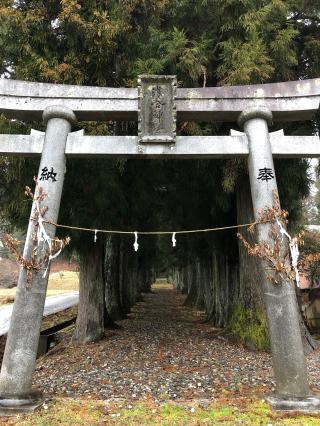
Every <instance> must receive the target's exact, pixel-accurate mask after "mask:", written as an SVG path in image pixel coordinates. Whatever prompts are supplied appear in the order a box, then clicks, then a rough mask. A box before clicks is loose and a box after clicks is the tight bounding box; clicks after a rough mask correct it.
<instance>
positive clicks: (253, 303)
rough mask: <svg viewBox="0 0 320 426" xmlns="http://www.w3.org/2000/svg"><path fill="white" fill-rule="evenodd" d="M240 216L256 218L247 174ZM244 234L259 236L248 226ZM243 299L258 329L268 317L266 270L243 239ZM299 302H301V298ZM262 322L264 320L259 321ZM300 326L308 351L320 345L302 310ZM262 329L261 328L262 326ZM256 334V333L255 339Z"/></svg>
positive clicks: (240, 192)
mask: <svg viewBox="0 0 320 426" xmlns="http://www.w3.org/2000/svg"><path fill="white" fill-rule="evenodd" d="M237 216H238V223H250V222H253V221H254V218H253V207H252V199H251V189H250V184H249V178H248V177H243V178H242V179H241V181H240V185H238V189H237ZM240 232H241V234H242V235H244V237H245V238H246V239H247V240H248V241H249V242H250V243H252V242H254V241H256V239H255V236H254V235H251V234H250V232H249V231H248V230H243V229H242V230H240ZM239 271H240V274H239V275H240V283H239V284H240V286H239V302H238V309H239V307H241V313H242V315H246V316H247V318H248V319H250V320H251V321H252V322H253V321H256V322H258V324H256V328H254V325H252V324H251V329H252V330H253V329H256V330H258V328H259V326H261V327H263V324H267V322H266V320H264V319H263V317H265V307H264V301H263V293H262V286H261V283H262V280H263V279H264V273H263V270H262V266H261V261H260V259H257V258H256V257H253V256H249V255H248V253H247V250H246V249H245V248H244V247H243V244H242V243H241V242H240V241H239ZM297 303H298V302H297ZM234 320H236V318H234ZM259 323H260V324H259ZM279 326H280V325H279ZM300 329H301V334H302V340H303V346H304V350H305V352H306V353H309V352H311V351H313V350H314V349H315V348H317V347H319V343H318V342H317V341H316V340H315V339H314V338H313V337H312V336H311V334H310V332H309V330H308V328H307V327H306V325H305V323H304V320H303V317H302V315H301V312H300ZM260 332H261V330H260ZM254 339H255V336H252V340H253V341H254Z"/></svg>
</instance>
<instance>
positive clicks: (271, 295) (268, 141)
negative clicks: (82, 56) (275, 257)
mask: <svg viewBox="0 0 320 426" xmlns="http://www.w3.org/2000/svg"><path fill="white" fill-rule="evenodd" d="M138 83H139V87H138V88H137V89H126V88H101V87H78V86H67V85H55V84H46V83H30V82H22V81H15V80H6V79H1V80H0V113H3V114H4V115H5V116H7V117H8V118H15V119H22V120H40V119H43V120H44V122H45V123H46V126H47V127H46V132H45V133H41V132H37V131H31V134H30V135H0V155H6V156H40V155H41V161H40V167H39V173H38V180H41V187H42V188H43V190H44V191H45V192H46V193H47V194H48V198H47V199H46V200H45V202H44V204H45V205H46V206H47V207H48V210H47V212H46V213H45V215H44V218H45V220H46V221H52V222H56V221H57V219H58V212H59V206H60V199H61V193H62V188H63V180H64V173H65V160H66V158H74V157H86V158H90V157H105V158H172V159H177V158H185V159H187V158H190V159H191V158H192V159H194V158H199V159H201V158H232V157H243V158H248V167H249V175H250V185H251V192H252V201H253V207H254V214H255V219H256V220H257V219H258V212H259V211H261V210H262V209H264V208H266V207H272V206H273V193H274V191H277V183H276V178H275V171H274V165H273V157H283V158H301V157H320V144H319V137H318V136H284V134H283V132H281V131H280V132H275V133H269V130H268V127H269V125H270V124H271V122H272V121H296V120H310V119H312V118H314V116H315V115H316V113H317V112H318V110H319V104H320V79H313V80H304V81H295V82H286V83H274V84H265V85H253V86H239V87H219V88H216V87H212V88H193V89H177V87H176V80H175V77H173V76H147V75H144V76H140V78H139V79H138ZM177 118H178V119H179V120H180V121H181V120H185V121H190V120H192V121H209V122H211V121H229V122H233V121H234V122H236V121H238V123H239V125H240V126H242V127H243V129H244V133H240V132H231V135H230V136H205V137H203V136H190V137H185V136H176V119H177ZM77 120H94V121H98V120H103V121H107V120H138V124H139V133H138V135H137V136H85V135H84V134H83V131H78V132H74V133H72V132H71V128H72V125H73V124H74V123H75V122H76V121H77ZM262 169H263V170H264V169H265V170H268V173H270V176H271V177H272V178H270V179H264V180H263V179H259V173H260V171H261V170H262ZM46 173H49V174H50V173H53V176H54V179H46V178H44V176H47V177H48V174H46ZM51 176H52V174H51ZM40 207H41V204H40ZM33 208H34V206H33ZM32 211H33V209H32ZM31 216H32V213H31ZM270 226H271V225H270V224H260V225H258V240H259V242H262V241H267V240H268V239H269V231H270ZM35 227H36V223H35V221H34V220H30V222H29V227H28V233H27V238H26V243H25V248H24V253H23V256H24V258H25V259H30V257H31V252H32V247H33V246H32V236H33V234H34V232H35ZM46 232H47V234H48V235H49V236H50V237H51V238H53V237H54V236H55V227H54V226H53V225H51V224H46ZM38 244H39V245H38V253H39V256H40V255H41V252H43V250H44V242H41V241H40V242H39V243H38ZM26 281H27V271H26V270H25V269H24V268H21V270H20V275H19V281H18V287H17V295H16V300H15V302H14V309H13V313H12V319H11V324H10V329H9V332H8V337H7V344H6V348H5V353H4V358H3V362H2V368H1V374H0V412H1V413H3V414H8V413H9V414H10V413H16V412H19V411H20V412H26V411H32V410H33V409H35V408H36V407H37V406H38V405H40V403H41V394H40V393H39V392H38V391H35V390H32V387H31V385H32V376H33V371H34V367H35V362H36V354H37V346H38V339H39V333H40V326H41V320H42V314H43V307H44V302H45V297H46V290H47V284H48V274H47V275H46V276H45V277H44V275H43V272H42V271H40V272H39V273H34V274H33V282H32V286H31V287H28V286H26ZM257 285H262V291H263V294H264V299H265V303H266V312H267V317H268V323H269V330H270V337H271V349H272V360H273V369H274V374H275V381H276V393H275V394H274V395H272V396H270V397H269V398H268V400H269V402H270V403H271V405H272V406H273V407H274V408H275V409H285V410H291V409H295V410H308V411H315V410H320V399H319V398H317V397H315V396H312V395H311V394H310V389H309V383H308V378H307V371H306V364H305V357H304V353H303V346H302V339H301V333H300V328H299V313H298V309H297V303H296V296H295V289H294V285H295V284H294V283H293V282H290V281H289V280H282V283H281V285H279V284H278V285H276V284H273V283H271V282H270V281H267V280H264V282H263V283H257Z"/></svg>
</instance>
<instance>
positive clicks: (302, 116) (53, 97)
mask: <svg viewBox="0 0 320 426" xmlns="http://www.w3.org/2000/svg"><path fill="white" fill-rule="evenodd" d="M319 104H320V78H316V79H312V80H300V81H289V82H284V83H271V84H257V85H251V86H230V87H227V86H224V87H207V88H193V89H178V90H177V97H176V105H177V115H178V120H194V121H236V120H237V118H238V116H239V114H240V113H241V112H242V111H243V110H244V109H245V108H247V107H248V106H252V105H264V106H265V107H267V108H268V109H269V110H270V111H271V112H272V113H273V119H274V120H275V121H279V120H283V121H298V120H300V121H301V120H309V119H312V118H313V117H314V115H315V114H316V112H317V111H318V109H319ZM50 105H62V106H65V107H68V108H70V109H71V110H73V111H74V113H75V114H76V116H77V119H78V120H94V121H100V120H101V121H105V120H117V119H121V120H137V113H138V90H137V89H132V88H111V87H90V86H71V85H63V84H49V83H34V82H27V81H18V80H8V79H0V113H3V114H5V115H6V116H7V117H9V118H18V119H24V120H40V119H41V116H42V112H43V110H44V109H45V108H46V107H47V106H50Z"/></svg>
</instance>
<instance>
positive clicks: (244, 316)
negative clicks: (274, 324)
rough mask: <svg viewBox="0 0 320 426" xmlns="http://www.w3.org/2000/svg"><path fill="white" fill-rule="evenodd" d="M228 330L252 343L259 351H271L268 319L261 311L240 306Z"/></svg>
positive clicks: (235, 311)
mask: <svg viewBox="0 0 320 426" xmlns="http://www.w3.org/2000/svg"><path fill="white" fill-rule="evenodd" d="M228 329H229V330H230V331H231V332H232V333H233V334H235V335H236V336H238V337H239V338H240V340H242V341H252V342H253V343H254V344H255V346H256V348H257V349H260V350H269V349H270V339H269V332H268V323H267V318H266V315H265V314H264V313H263V312H261V311H259V310H253V309H249V308H244V306H243V305H241V304H238V305H237V306H236V308H235V310H234V312H233V315H232V317H231V320H230V323H229V326H228Z"/></svg>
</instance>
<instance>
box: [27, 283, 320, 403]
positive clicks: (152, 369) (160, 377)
mask: <svg viewBox="0 0 320 426" xmlns="http://www.w3.org/2000/svg"><path fill="white" fill-rule="evenodd" d="M185 299H186V296H185V295H182V294H181V293H180V292H178V291H176V290H175V289H173V288H172V286H171V285H169V284H164V282H163V281H161V282H160V281H158V282H157V284H156V285H155V286H154V287H153V288H152V292H149V293H145V294H144V295H143V300H142V301H141V302H138V303H137V304H136V305H135V306H134V307H133V309H132V311H131V313H130V314H129V315H128V318H127V319H124V320H122V321H119V322H118V324H119V325H120V326H121V328H120V329H117V330H114V331H111V330H106V333H105V338H103V339H102V340H100V341H98V342H96V343H93V344H88V345H80V346H79V345H77V346H75V344H74V343H72V342H71V339H70V337H71V335H72V332H69V334H62V335H61V337H60V338H61V341H60V343H58V345H57V346H56V347H55V348H53V349H52V351H51V352H49V353H48V354H47V355H46V356H45V357H43V358H41V359H39V360H38V363H37V368H36V372H35V376H34V382H35V385H37V386H40V388H41V389H42V390H43V391H44V393H45V395H47V396H48V395H50V394H52V393H54V394H55V395H68V396H75V397H76V396H81V395H92V396H95V397H98V398H101V397H102V398H105V399H116V400H118V399H120V400H121V399H125V400H132V401H136V400H142V399H150V398H152V399H153V400H156V401H165V400H168V399H169V400H184V399H188V400H190V399H198V400H199V401H200V402H203V403H204V404H206V401H207V400H209V399H212V397H218V396H219V397H221V395H224V394H225V393H231V394H233V393H234V394H237V395H239V394H240V392H241V394H242V395H250V394H257V393H259V394H260V393H264V392H270V389H271V388H272V386H273V382H272V367H271V357H270V355H269V354H268V353H267V352H256V351H250V350H248V349H247V348H245V347H244V346H243V345H242V344H239V343H236V342H232V340H230V338H228V337H227V336H226V335H222V334H221V330H219V329H216V328H214V327H212V325H210V323H208V322H204V321H203V312H202V313H201V312H199V311H197V310H195V309H192V308H190V307H187V306H185V305H184V302H185ZM316 363H317V357H316V353H315V352H313V354H311V355H309V357H308V367H309V370H310V374H311V382H312V386H313V387H315V388H318V389H320V380H319V379H320V373H319V369H318V368H316Z"/></svg>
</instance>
